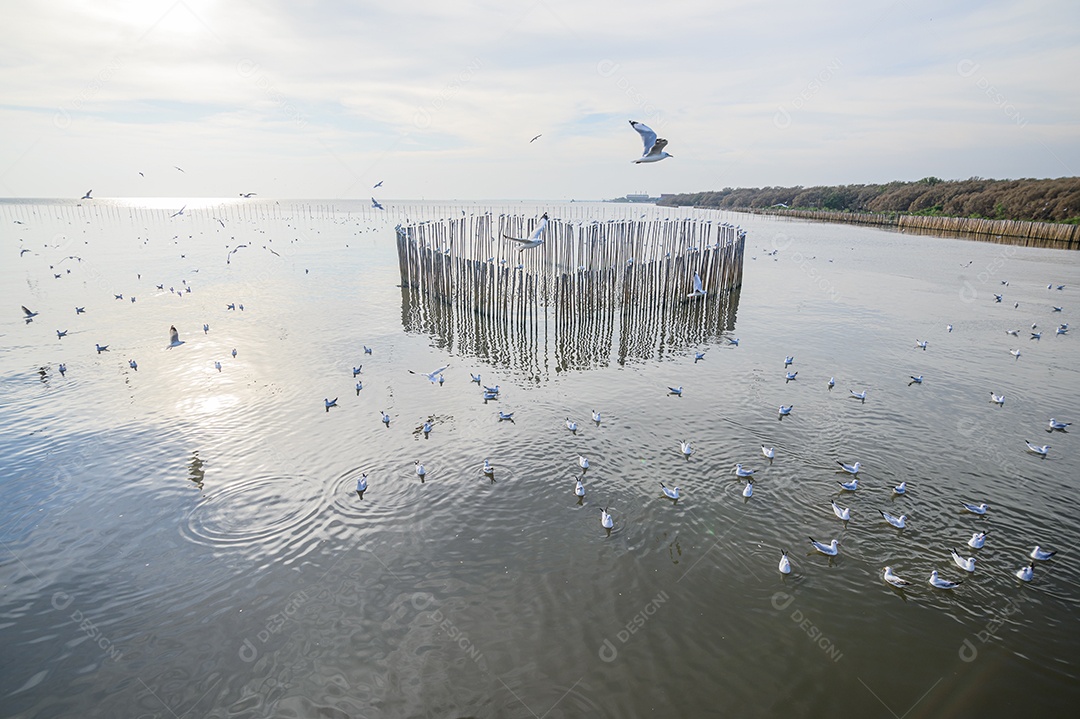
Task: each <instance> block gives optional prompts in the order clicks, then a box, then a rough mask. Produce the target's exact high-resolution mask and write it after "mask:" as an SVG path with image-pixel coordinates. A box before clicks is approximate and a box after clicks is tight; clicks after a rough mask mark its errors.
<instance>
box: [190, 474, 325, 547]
mask: <svg viewBox="0 0 1080 719" xmlns="http://www.w3.org/2000/svg"><path fill="white" fill-rule="evenodd" d="M325 504H326V497H325V488H324V487H323V485H322V483H321V482H319V481H318V480H316V479H315V478H314V477H306V476H304V475H298V476H293V477H284V476H278V475H266V476H261V477H252V478H250V479H244V480H242V481H238V482H235V483H233V484H230V485H228V486H227V487H222V488H221V489H219V490H216V491H213V492H211V493H208V494H207V495H206V496H205V497H203V498H202V500H201V501H200V502H199V503H198V504H197V505H195V507H194V508H193V509H192V510H191V512H190V514H188V518H187V523H186V525H185V527H184V535H185V536H186V537H187V538H188V539H190V540H192V541H194V542H197V543H199V544H205V545H208V546H213V547H246V546H251V545H258V546H259V547H260V548H262V549H264V550H275V549H279V548H280V547H282V546H286V545H288V544H291V543H293V542H294V541H296V540H298V539H302V538H303V537H304V536H305V535H307V534H309V533H310V532H311V531H313V530H314V527H315V522H314V521H312V520H313V519H314V518H315V516H316V515H318V514H319V512H320V511H322V509H323V508H324V507H325Z"/></svg>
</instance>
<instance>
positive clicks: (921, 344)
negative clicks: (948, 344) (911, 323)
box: [915, 340, 926, 350]
mask: <svg viewBox="0 0 1080 719" xmlns="http://www.w3.org/2000/svg"><path fill="white" fill-rule="evenodd" d="M915 348H916V349H921V350H925V349H926V340H922V341H921V342H920V341H919V340H915Z"/></svg>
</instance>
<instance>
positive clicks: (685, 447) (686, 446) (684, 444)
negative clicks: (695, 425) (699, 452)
mask: <svg viewBox="0 0 1080 719" xmlns="http://www.w3.org/2000/svg"><path fill="white" fill-rule="evenodd" d="M679 447H680V448H681V449H682V453H683V456H684V457H686V458H687V459H690V455H692V454H693V453H694V448H693V447H692V446H690V442H689V441H688V440H685V439H684V440H682V441H681V442H679Z"/></svg>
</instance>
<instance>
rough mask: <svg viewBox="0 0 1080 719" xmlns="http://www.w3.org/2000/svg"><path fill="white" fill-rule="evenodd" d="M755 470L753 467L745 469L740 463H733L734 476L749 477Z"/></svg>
mask: <svg viewBox="0 0 1080 719" xmlns="http://www.w3.org/2000/svg"><path fill="white" fill-rule="evenodd" d="M756 471H757V470H755V469H747V468H746V467H743V466H742V465H741V464H736V465H735V476H736V477H750V476H752V475H753V474H754V472H756Z"/></svg>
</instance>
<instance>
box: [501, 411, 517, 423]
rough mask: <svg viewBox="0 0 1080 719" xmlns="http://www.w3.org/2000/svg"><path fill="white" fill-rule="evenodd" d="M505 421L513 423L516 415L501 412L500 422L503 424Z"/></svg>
mask: <svg viewBox="0 0 1080 719" xmlns="http://www.w3.org/2000/svg"><path fill="white" fill-rule="evenodd" d="M504 419H507V420H510V421H511V422H513V421H514V413H513V412H503V411H501V410H500V411H499V421H500V422H502V421H503V420H504Z"/></svg>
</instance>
